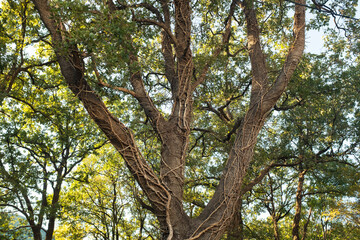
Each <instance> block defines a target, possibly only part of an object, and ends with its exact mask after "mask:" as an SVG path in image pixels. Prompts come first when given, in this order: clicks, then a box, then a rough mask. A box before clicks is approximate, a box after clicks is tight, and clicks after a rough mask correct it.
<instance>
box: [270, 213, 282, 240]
mask: <svg viewBox="0 0 360 240" xmlns="http://www.w3.org/2000/svg"><path fill="white" fill-rule="evenodd" d="M272 222H273V229H274V239H275V240H280V239H281V238H280V232H279V224H278V220H277V219H276V216H272Z"/></svg>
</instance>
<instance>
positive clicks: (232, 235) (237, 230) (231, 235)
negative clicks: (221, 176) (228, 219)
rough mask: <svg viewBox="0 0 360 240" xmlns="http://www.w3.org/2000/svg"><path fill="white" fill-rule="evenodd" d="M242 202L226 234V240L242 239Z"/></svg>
mask: <svg viewBox="0 0 360 240" xmlns="http://www.w3.org/2000/svg"><path fill="white" fill-rule="evenodd" d="M241 210H242V200H240V203H239V210H238V212H237V214H235V217H234V220H233V222H232V223H231V225H230V230H229V231H228V234H227V238H226V239H227V240H243V239H244V223H243V218H242V213H241Z"/></svg>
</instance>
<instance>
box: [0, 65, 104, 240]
mask: <svg viewBox="0 0 360 240" xmlns="http://www.w3.org/2000/svg"><path fill="white" fill-rule="evenodd" d="M56 70H57V69H56V67H53V68H51V69H49V68H47V69H44V68H43V66H38V67H37V68H32V69H30V68H26V71H27V72H26V74H27V75H30V76H33V75H36V77H35V76H33V77H32V80H33V82H32V83H29V82H28V81H23V80H24V79H25V78H26V77H25V75H24V74H23V73H20V72H19V74H18V76H17V78H18V80H20V81H18V82H17V83H16V87H15V85H13V86H14V88H13V89H12V90H11V91H9V92H8V93H7V98H6V100H4V101H3V103H2V105H1V112H2V113H3V114H1V115H0V132H1V136H0V146H1V150H0V183H1V184H0V189H1V193H2V194H1V195H0V207H3V208H4V209H5V210H6V211H7V212H9V216H10V217H12V218H13V219H15V220H14V221H16V224H11V227H8V228H7V229H5V228H4V229H3V228H2V231H6V232H7V233H8V234H11V233H15V232H16V231H17V230H19V229H29V230H30V229H31V231H32V234H33V239H37V240H40V239H43V236H46V238H45V239H49V240H50V239H52V235H53V232H54V229H55V221H56V220H57V218H58V214H59V209H60V203H59V199H60V195H61V189H62V186H63V184H64V182H65V180H66V178H67V177H68V175H69V174H70V172H71V171H72V170H73V169H74V168H75V167H76V166H77V165H78V164H79V163H80V162H81V161H82V160H83V159H84V158H85V157H86V156H87V155H89V154H91V153H93V152H94V151H95V150H96V149H98V148H100V147H101V146H102V145H103V144H104V140H101V138H100V137H99V136H98V134H99V133H98V132H96V131H94V129H93V127H92V125H91V124H87V125H84V124H83V122H82V121H86V116H85V115H84V113H83V111H82V108H81V106H79V103H78V102H77V100H76V99H74V98H73V97H72V96H71V95H70V94H71V93H70V91H69V90H67V89H66V88H64V87H61V86H59V84H58V82H57V81H59V78H58V75H57V73H56ZM38 71H41V72H42V74H37V72H38ZM47 74H51V76H52V79H51V80H50V81H49V79H47V77H46V76H47ZM64 102H66V104H64ZM74 126H76V128H75V127H74ZM85 136H86V138H85ZM14 236H15V235H14Z"/></svg>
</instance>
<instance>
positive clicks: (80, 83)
mask: <svg viewBox="0 0 360 240" xmlns="http://www.w3.org/2000/svg"><path fill="white" fill-rule="evenodd" d="M33 2H34V4H35V6H36V9H37V10H38V12H39V14H40V16H41V19H42V21H43V22H44V24H45V26H46V28H47V29H48V30H49V32H50V34H51V36H52V40H53V43H54V44H55V46H61V44H62V43H64V42H66V37H65V35H64V33H65V32H66V29H65V27H64V26H63V25H62V24H61V19H58V20H57V21H54V18H53V17H52V15H51V9H50V6H49V4H48V1H47V0H33ZM159 2H160V3H161V5H162V12H163V16H158V20H159V21H160V22H158V23H156V24H155V25H157V26H161V27H162V33H161V39H162V53H163V57H164V60H165V61H164V63H165V64H164V67H165V75H166V77H167V79H168V81H169V82H170V84H171V91H172V99H173V108H172V112H171V115H170V117H169V119H168V120H165V119H164V118H163V117H162V115H161V114H160V112H159V111H158V110H157V109H156V107H155V106H154V104H153V103H152V100H151V98H150V97H149V96H148V94H147V93H146V91H145V87H144V83H143V80H142V78H141V72H133V73H132V75H131V78H130V81H131V84H132V86H133V96H135V97H136V99H137V100H138V102H139V104H140V105H141V106H142V108H143V110H144V112H145V114H146V115H147V117H148V118H149V119H150V121H151V123H152V126H153V128H154V130H155V131H156V132H157V133H158V136H159V140H160V141H161V143H162V149H161V169H160V178H158V177H157V176H156V174H155V173H154V172H153V170H152V169H151V167H150V166H149V165H148V164H147V162H146V161H145V159H144V157H143V156H142V155H141V152H140V151H139V149H138V147H137V146H136V142H135V140H134V137H133V134H132V133H131V131H130V130H129V129H128V128H127V127H125V125H124V124H123V123H121V122H120V121H119V120H118V119H117V118H116V117H115V116H113V115H112V114H111V113H110V112H109V110H108V109H107V107H106V106H105V104H104V103H103V101H102V100H101V99H100V97H99V96H98V95H97V94H96V93H95V92H94V91H93V90H92V89H91V88H90V86H89V85H88V83H87V82H86V78H85V76H84V72H85V69H84V64H83V61H82V58H81V56H80V54H79V53H78V51H77V47H76V46H73V47H72V49H69V50H68V52H67V53H64V52H63V51H62V52H60V51H58V50H59V49H58V48H57V47H55V48H54V50H55V53H56V54H57V60H58V63H59V65H60V68H61V72H62V75H63V76H64V78H65V81H66V82H67V84H68V86H69V88H70V89H71V91H72V92H73V93H74V95H75V96H77V97H78V98H79V99H80V100H81V101H82V103H83V104H84V106H85V108H86V110H87V111H88V113H89V115H90V116H91V118H92V119H93V120H94V121H95V123H96V124H97V125H98V126H99V128H100V129H101V130H102V131H103V132H104V133H105V135H106V136H107V138H108V139H109V141H110V142H111V144H112V145H113V146H114V147H115V148H116V149H117V150H118V151H119V152H120V154H121V155H122V157H123V158H124V160H125V162H126V164H127V166H128V168H129V170H130V171H131V173H132V174H133V176H134V177H135V179H136V180H137V182H138V183H139V185H140V186H141V188H142V189H143V191H144V193H145V194H146V196H147V198H148V200H149V202H150V203H151V204H152V208H153V212H154V213H155V215H156V216H157V218H158V220H159V222H160V225H161V228H162V231H163V239H219V238H220V237H221V236H222V235H223V233H224V231H225V230H226V229H227V228H228V227H229V225H230V223H231V221H232V219H233V217H234V214H236V213H238V210H239V201H240V199H241V192H242V190H241V185H242V181H243V178H244V176H245V174H246V171H247V168H248V166H249V163H250V161H251V159H252V157H253V150H254V146H255V143H256V139H257V136H258V133H259V131H260V130H261V128H262V127H263V125H264V122H265V119H266V117H267V114H268V112H269V111H270V110H271V109H272V108H273V106H274V105H275V103H276V101H277V100H278V99H279V97H280V96H281V94H282V93H283V92H284V90H285V88H286V86H287V84H288V81H289V79H290V77H291V75H292V74H293V72H294V70H295V68H296V66H297V64H298V62H299V60H300V58H301V55H302V53H303V50H304V43H305V8H304V7H303V6H299V5H297V6H296V7H295V21H294V33H295V36H294V42H293V45H292V47H291V48H290V50H289V53H288V56H287V58H286V60H285V63H284V66H283V69H282V71H281V73H280V74H279V76H278V78H277V79H276V81H275V82H274V83H273V84H272V82H271V81H270V80H269V79H268V73H267V67H266V59H265V56H264V54H263V52H262V49H261V44H260V30H259V26H258V23H257V19H256V12H255V9H254V8H253V6H252V4H253V1H249V0H248V1H244V2H243V3H242V4H240V2H239V1H233V2H232V4H231V10H230V14H229V19H228V20H227V22H226V30H225V32H224V34H223V38H224V40H223V43H226V41H227V39H228V38H229V34H230V29H231V17H232V14H233V13H234V8H235V7H236V5H241V6H242V8H243V11H244V13H245V17H246V25H247V35H248V49H249V55H250V60H251V66H252V90H251V99H250V105H249V110H248V112H247V113H246V115H245V117H244V120H243V121H242V123H241V126H240V129H239V131H238V133H237V136H236V139H235V143H234V145H233V147H232V149H231V152H230V153H229V158H228V161H227V164H226V167H225V170H224V172H223V176H222V178H221V180H220V184H219V185H218V187H217V189H216V192H215V194H214V197H213V198H212V199H211V201H210V202H209V204H208V205H207V206H206V207H205V209H204V211H203V212H202V214H201V215H200V216H199V217H198V218H195V219H190V218H189V217H188V216H187V215H186V214H185V212H184V210H183V206H182V200H183V184H184V166H185V158H186V152H187V148H188V142H189V133H190V127H189V126H190V123H191V113H192V94H193V91H194V90H195V88H196V86H198V85H199V84H200V83H201V81H204V80H205V77H206V73H207V70H208V69H209V65H210V64H208V65H207V66H205V68H204V70H203V72H202V74H201V78H200V80H199V81H196V82H192V80H193V72H194V64H193V57H192V52H191V24H192V23H191V7H190V6H191V4H190V3H191V2H190V0H175V1H174V2H173V3H171V4H174V5H173V8H174V10H175V15H174V16H173V19H171V16H170V11H169V4H170V3H169V1H167V0H160V1H159ZM296 2H298V3H301V4H304V3H305V1H304V0H297V1H296ZM107 4H108V6H109V9H110V10H111V11H118V9H117V8H116V7H115V3H114V2H112V1H107ZM139 21H140V20H139ZM172 22H174V25H173V24H170V23H172ZM171 26H175V27H174V30H172V29H171ZM173 32H174V33H173ZM221 50H222V47H219V48H218V49H217V50H216V51H215V52H214V55H215V56H217V55H218V54H219V53H220V52H221ZM136 61H137V56H136V55H133V56H131V58H130V62H136Z"/></svg>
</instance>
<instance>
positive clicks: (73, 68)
mask: <svg viewBox="0 0 360 240" xmlns="http://www.w3.org/2000/svg"><path fill="white" fill-rule="evenodd" d="M33 2H34V4H35V7H36V9H37V10H38V12H39V13H40V17H41V20H42V21H43V22H44V24H45V26H46V28H47V29H48V30H49V31H50V33H51V36H52V39H53V42H54V43H55V44H57V46H59V45H60V44H61V43H64V41H66V40H65V38H64V37H63V36H62V35H61V32H62V31H64V29H63V28H62V27H61V24H57V23H56V22H55V20H54V17H53V16H52V15H51V10H50V7H49V5H48V2H47V0H33ZM61 28H62V29H61ZM55 52H56V54H57V59H58V63H59V65H60V68H61V72H62V75H63V76H64V78H65V80H66V82H67V84H68V86H69V88H70V89H71V90H72V92H73V93H74V94H75V95H76V96H77V97H78V98H79V99H80V100H81V101H82V102H83V104H84V106H85V108H86V110H87V111H88V113H89V115H90V117H91V118H92V119H93V120H94V121H95V123H96V124H97V125H98V126H99V128H100V129H101V130H102V131H103V132H104V133H105V135H106V136H107V138H108V139H109V141H110V142H111V144H112V145H113V146H114V147H115V148H116V149H117V150H118V151H119V152H120V154H121V155H122V157H123V158H124V160H125V162H126V164H127V166H128V168H129V169H130V171H131V173H132V174H133V176H134V177H135V179H136V180H137V181H138V183H139V184H140V186H141V187H142V189H143V190H144V192H145V194H146V195H147V197H148V198H149V200H150V201H151V202H152V203H153V207H154V208H155V209H156V211H158V212H163V215H164V216H165V215H166V214H165V208H166V207H165V206H166V203H167V200H168V192H167V191H166V189H165V188H164V187H163V185H162V184H161V183H160V181H159V179H158V178H157V176H156V175H155V173H154V172H153V171H152V169H151V168H150V167H149V165H148V164H147V163H146V161H145V159H144V158H143V156H142V155H141V153H140V150H139V149H138V147H137V146H136V143H135V140H134V137H133V135H132V133H131V131H130V130H129V129H128V128H127V127H125V125H124V124H123V123H121V122H120V121H119V120H118V119H117V118H115V117H114V116H113V115H112V114H111V113H110V112H109V110H108V109H107V107H106V106H105V104H104V103H103V101H102V100H101V99H100V98H99V97H98V96H97V95H96V94H95V92H94V91H93V90H92V89H91V88H90V86H89V85H88V84H87V82H86V80H85V79H84V64H83V63H82V59H81V57H80V56H79V54H78V51H77V49H76V46H73V47H72V49H69V50H68V51H67V53H63V52H60V51H58V50H57V48H55Z"/></svg>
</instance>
